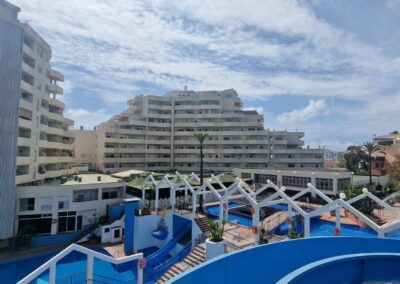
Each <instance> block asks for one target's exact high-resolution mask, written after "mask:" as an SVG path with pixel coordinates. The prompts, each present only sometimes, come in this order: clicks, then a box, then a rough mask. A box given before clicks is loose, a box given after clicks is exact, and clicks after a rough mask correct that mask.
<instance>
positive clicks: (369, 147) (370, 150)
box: [361, 142, 381, 186]
mask: <svg viewBox="0 0 400 284" xmlns="http://www.w3.org/2000/svg"><path fill="white" fill-rule="evenodd" d="M361 148H362V149H363V150H364V152H365V153H366V154H367V155H368V168H369V185H370V186H371V185H372V172H371V168H372V167H371V161H372V155H373V154H374V153H375V152H378V151H379V150H381V147H380V146H379V145H375V144H374V143H372V142H365V143H364V144H363V145H362V146H361Z"/></svg>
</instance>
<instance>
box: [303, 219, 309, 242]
mask: <svg viewBox="0 0 400 284" xmlns="http://www.w3.org/2000/svg"><path fill="white" fill-rule="evenodd" d="M304 237H305V238H309V237H310V217H308V216H306V217H304Z"/></svg>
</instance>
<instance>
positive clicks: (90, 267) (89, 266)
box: [86, 254, 93, 284]
mask: <svg viewBox="0 0 400 284" xmlns="http://www.w3.org/2000/svg"><path fill="white" fill-rule="evenodd" d="M86 283H88V284H92V283H93V255H90V254H88V255H87V265H86Z"/></svg>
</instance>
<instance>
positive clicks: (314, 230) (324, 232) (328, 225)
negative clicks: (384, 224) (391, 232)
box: [273, 218, 377, 237]
mask: <svg viewBox="0 0 400 284" xmlns="http://www.w3.org/2000/svg"><path fill="white" fill-rule="evenodd" d="M310 226H311V227H310V233H311V236H312V237H321V236H334V232H333V230H334V229H335V227H336V224H335V223H334V222H329V221H324V220H321V219H319V218H311V222H310ZM296 230H297V231H298V232H299V233H303V231H304V230H303V226H302V224H300V223H298V224H297V226H296ZM340 230H341V236H347V237H377V233H376V232H375V231H374V230H371V229H363V228H360V227H359V226H357V225H346V224H341V225H340ZM273 231H274V233H276V234H278V235H287V234H288V224H287V223H286V222H284V223H282V224H281V225H280V226H278V227H276V228H275V229H274V230H273Z"/></svg>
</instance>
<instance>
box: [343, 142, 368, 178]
mask: <svg viewBox="0 0 400 284" xmlns="http://www.w3.org/2000/svg"><path fill="white" fill-rule="evenodd" d="M344 159H345V161H346V168H347V169H348V170H349V171H352V172H354V173H359V172H360V171H363V170H364V171H367V170H368V157H367V154H366V153H365V152H364V151H363V150H362V149H361V147H360V146H349V147H348V148H347V151H346V153H345V154H344Z"/></svg>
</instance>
